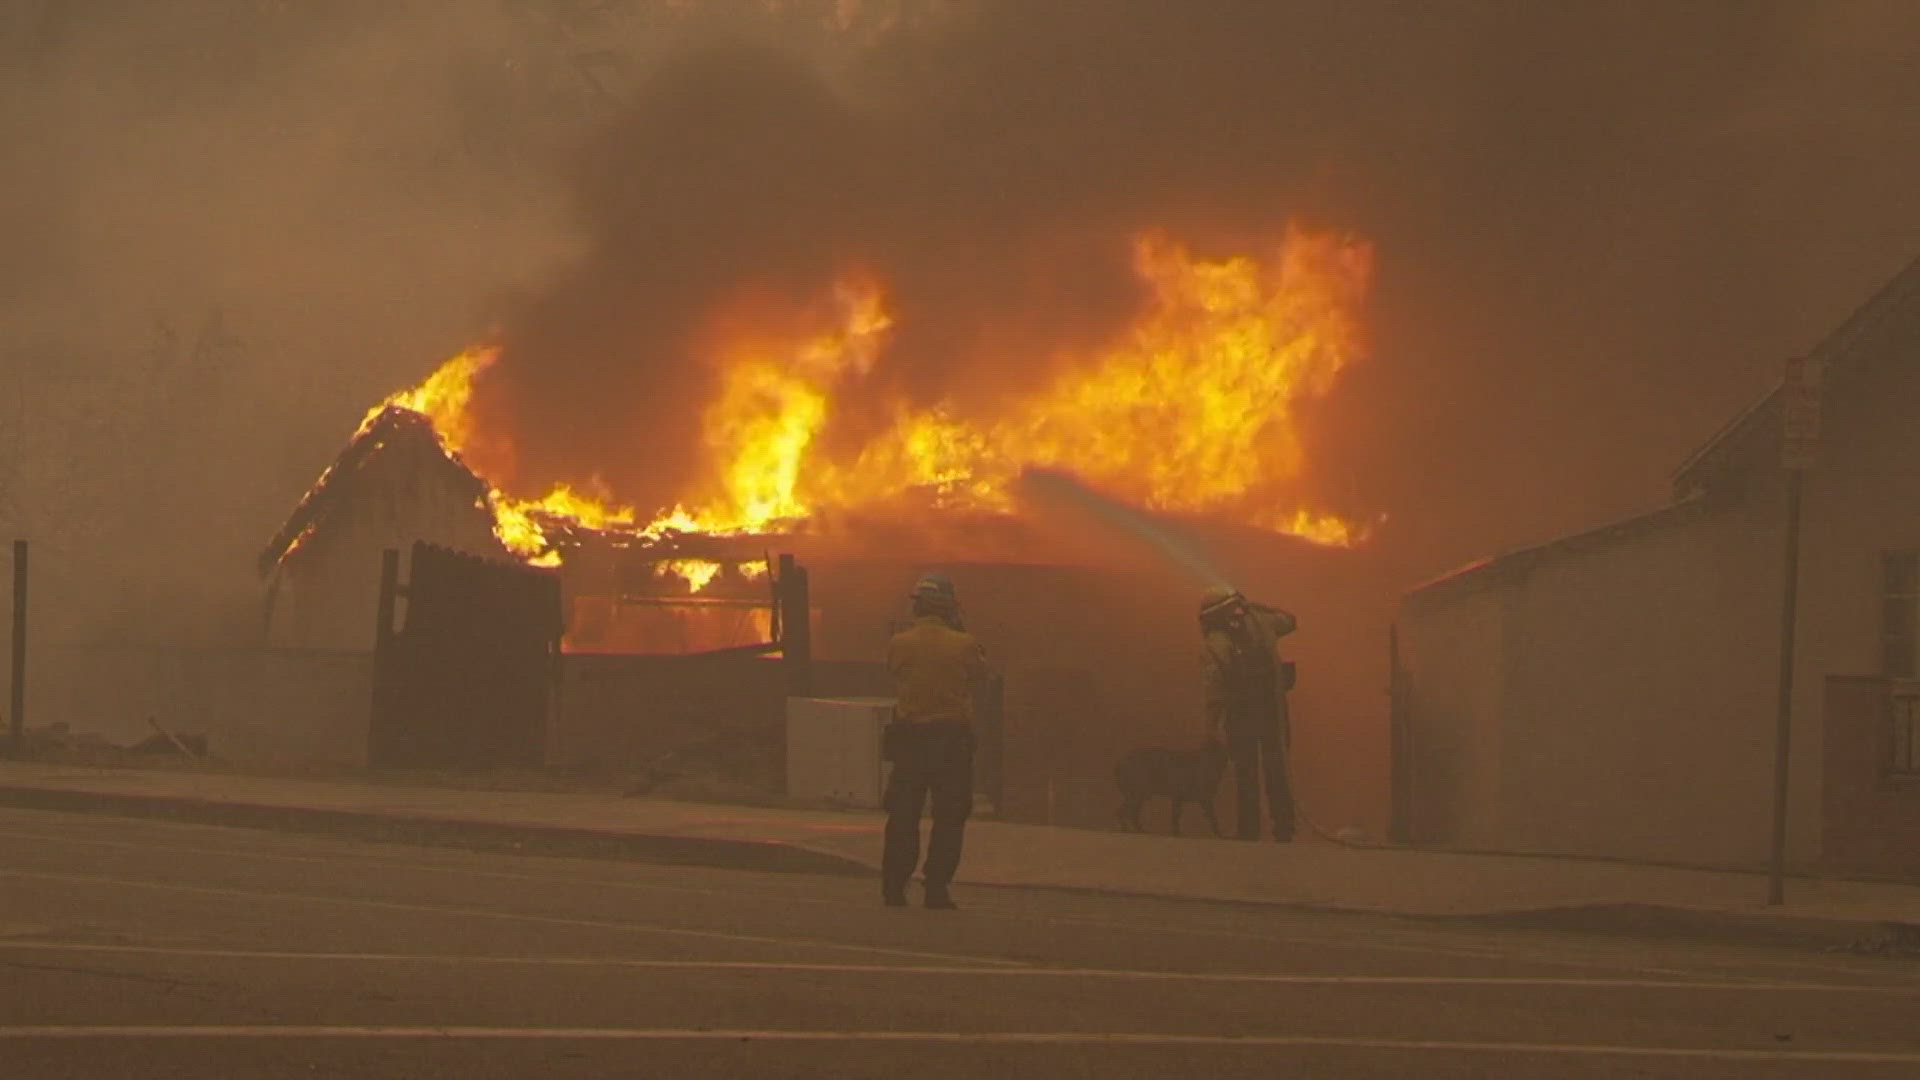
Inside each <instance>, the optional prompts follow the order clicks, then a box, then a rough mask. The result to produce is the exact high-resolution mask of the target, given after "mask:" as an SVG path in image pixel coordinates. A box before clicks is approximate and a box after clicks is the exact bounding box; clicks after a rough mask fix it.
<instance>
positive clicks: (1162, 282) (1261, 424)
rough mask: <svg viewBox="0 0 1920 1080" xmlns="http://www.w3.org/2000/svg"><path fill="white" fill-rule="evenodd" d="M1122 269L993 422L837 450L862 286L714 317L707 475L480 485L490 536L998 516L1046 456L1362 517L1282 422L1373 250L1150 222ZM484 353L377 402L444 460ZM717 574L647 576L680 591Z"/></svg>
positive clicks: (886, 328) (1301, 523) (871, 289)
mask: <svg viewBox="0 0 1920 1080" xmlns="http://www.w3.org/2000/svg"><path fill="white" fill-rule="evenodd" d="M1134 269H1135V272H1136V274H1137V275H1138V276H1139V278H1140V280H1141V282H1142V283H1143V285H1144V286H1145V287H1146V288H1147V290H1148V296H1149V299H1148V302H1147V304H1146V307H1145V309H1144V311H1143V313H1142V314H1141V316H1140V317H1139V318H1138V319H1137V320H1136V322H1135V323H1134V324H1133V325H1132V326H1131V327H1130V328H1129V329H1128V330H1127V332H1126V333H1124V334H1123V335H1122V336H1120V337H1119V338H1118V339H1116V340H1115V341H1114V343H1113V344H1112V345H1111V346H1110V347H1109V348H1107V349H1106V350H1104V351H1102V352H1100V353H1099V354H1097V355H1089V356H1047V357H1036V358H1035V361H1036V362H1037V363H1046V364H1048V365H1050V367H1051V370H1054V371H1057V372H1058V373H1059V374H1058V375H1057V376H1055V377H1054V378H1053V379H1052V381H1051V382H1049V383H1047V384H1045V385H1043V386H1042V387H1041V388H1040V389H1038V390H1036V391H1031V392H1028V393H1026V394H1024V395H1022V396H1019V397H1016V398H1013V399H1011V400H1002V401H1001V402H1000V403H999V404H998V407H997V408H996V409H995V410H994V411H993V413H992V414H991V415H967V414H963V413H962V412H961V411H960V409H959V407H958V406H957V405H956V404H953V403H936V404H934V405H931V406H925V407H917V408H916V407H909V406H908V405H906V404H904V403H902V404H899V405H898V406H896V408H895V410H894V412H893V419H892V423H891V426H890V427H889V428H888V429H887V430H885V431H883V432H882V433H880V434H879V435H878V436H877V437H874V438H871V439H869V440H867V441H866V442H865V444H864V445H863V446H861V447H859V448H857V449H856V450H855V451H853V452H852V453H850V454H847V455H841V456H835V455H833V454H831V453H829V452H828V451H827V450H826V448H825V447H824V446H823V445H822V444H821V443H820V442H819V436H820V435H821V433H822V432H823V431H824V430H825V428H826V426H827V424H828V423H829V421H830V420H831V419H832V418H833V416H834V408H835V404H836V402H837V401H839V400H840V399H841V398H842V396H843V395H847V394H851V393H855V392H858V388H859V379H860V377H861V376H864V375H865V374H867V372H868V371H870V370H871V369H872V367H873V365H874V362H875V360H876V359H877V358H878V356H879V355H880V353H881V350H882V349H883V348H884V346H885V344H886V341H887V335H888V334H889V332H890V330H891V328H892V325H893V321H892V318H891V316H890V315H889V314H888V313H887V310H886V306H885V302H884V294H883V291H882V289H881V288H880V286H879V284H878V283H877V282H876V281H874V280H872V279H870V278H868V277H865V276H862V275H848V276H847V277H846V278H845V279H843V280H842V281H841V282H840V283H839V284H838V285H837V286H836V287H835V289H834V290H833V291H832V293H831V295H830V296H829V297H827V298H825V302H824V303H822V304H821V305H820V307H819V308H818V309H817V310H812V311H804V312H797V313H796V312H792V311H787V312H783V313H780V314H779V316H778V317H776V318H771V319H762V320H761V321H756V320H755V317H756V316H764V315H765V314H766V313H765V312H763V311H762V312H749V313H747V314H746V315H744V316H742V315H740V313H738V312H736V313H734V314H735V316H736V318H735V319H734V320H733V321H732V322H731V323H725V322H721V321H719V320H716V323H717V329H716V331H715V333H714V334H713V336H712V340H711V343H710V347H709V349H708V350H707V353H706V356H705V359H706V360H707V361H708V362H710V363H712V364H713V365H715V367H716V370H717V376H718V377H717V383H716V385H717V387H718V390H717V391H716V393H715V396H714V397H713V399H712V400H711V401H709V402H708V403H707V405H706V407H705V410H704V412H703V413H702V432H703V439H702V441H703V443H704V447H705V450H706V459H705V469H704V472H703V474H702V475H701V476H700V477H699V479H698V480H697V481H696V483H695V484H694V485H693V486H692V488H691V489H690V490H689V491H687V492H686V495H685V498H684V499H683V501H682V502H681V503H680V504H679V505H675V506H672V507H668V508H662V509H660V510H659V511H656V512H655V513H654V516H653V517H652V518H651V520H648V521H647V523H646V524H645V525H644V526H642V525H641V524H640V522H641V521H642V520H643V516H642V514H640V513H638V512H636V509H635V508H633V507H628V506H623V505H620V504H618V503H617V502H616V501H615V499H614V496H613V493H611V492H608V491H604V490H600V491H596V492H592V493H585V492H581V491H578V490H575V489H572V488H569V487H566V486H560V487H556V488H555V489H554V490H553V491H551V492H548V493H547V494H546V495H544V496H542V497H540V498H538V499H524V498H516V497H511V496H507V495H505V494H503V493H501V492H499V491H497V490H496V491H493V492H491V494H490V496H489V500H488V501H489V505H490V507H491V509H492V511H493V513H494V517H495V521H496V532H497V533H498V534H499V536H500V538H501V540H502V541H503V542H504V543H505V544H506V545H507V546H508V547H509V548H510V549H511V550H513V551H515V552H517V553H520V554H521V555H523V556H525V557H528V558H534V557H543V559H544V560H546V561H551V560H552V559H553V558H554V556H553V554H552V552H551V544H550V542H549V539H548V536H547V531H546V525H548V524H551V523H556V522H565V523H572V524H578V525H583V526H587V527H591V528H596V529H615V530H621V531H628V532H633V533H637V534H641V535H660V534H662V533H665V532H668V531H679V532H708V533H733V532H744V531H757V530H765V529H768V528H770V527H776V526H779V525H781V524H782V523H792V522H797V521H801V520H804V519H807V518H809V517H811V516H813V515H815V514H817V513H818V512H820V511H822V510H826V509H834V508H857V507H860V506H871V505H875V504H878V503H881V502H884V501H886V500H887V499H889V498H892V497H895V496H897V495H899V494H901V493H903V492H908V491H914V490H918V491H922V492H926V493H929V494H931V495H932V497H933V499H934V501H935V502H936V504H938V505H944V506H953V507H960V508H967V509H976V510H1004V509H1008V508H1010V506H1011V495H1010V492H1011V490H1012V485H1013V481H1014V480H1015V479H1016V478H1017V477H1018V476H1019V474H1020V472H1021V470H1022V469H1023V468H1025V467H1027V466H1045V467H1051V468H1059V469H1065V470H1069V471H1072V472H1074V473H1077V474H1079V475H1081V476H1082V477H1084V478H1086V479H1087V480H1088V481H1090V482H1092V483H1094V484H1096V485H1098V486H1100V487H1102V488H1103V489H1106V490H1108V491H1111V492H1112V493H1114V494H1115V495H1118V496H1120V497H1122V498H1126V499H1129V500H1131V501H1135V502H1138V503H1140V504H1142V505H1145V506H1147V507H1149V508H1152V509H1156V510H1162V511H1175V512H1193V513H1207V514H1220V515H1225V516H1229V517H1232V518H1233V519H1235V520H1239V521H1242V522H1246V523H1249V524H1253V525H1258V526H1260V527H1264V528H1269V529H1272V530H1274V531H1277V532H1281V533H1286V534H1290V535H1294V536H1299V537H1302V538H1305V539H1307V540H1311V541H1313V542H1315V543H1320V544H1328V545H1336V546H1346V545H1350V544H1353V543H1355V542H1357V541H1358V540H1359V539H1361V538H1362V537H1363V536H1364V533H1365V529H1364V526H1363V525H1361V524H1360V523H1356V522H1352V521H1347V520H1345V519H1342V518H1340V517H1338V516H1336V515H1333V514H1329V513H1327V512H1325V511H1323V510H1319V509H1316V508H1314V507H1311V506H1307V505H1304V504H1302V503H1301V501H1300V500H1299V498H1298V495H1297V492H1298V489H1299V487H1300V485H1301V482H1302V479H1303V476H1304V472H1305V467H1306V451H1305V447H1304V446H1303V445H1302V442H1301V432H1300V427H1299V424H1298V420H1297V414H1298V409H1299V407H1300V406H1301V405H1302V403H1304V402H1307V401H1310V400H1312V399H1314V398H1317V397H1319V396H1322V395H1324V394H1325V393H1326V392H1327V391H1328V390H1329V389H1330V388H1331V387H1332V385H1333V383H1334V381H1335V380H1336V378H1337V377H1338V375H1339V373H1340V371H1341V370H1342V369H1343V368H1344V367H1345V366H1346V365H1347V364H1349V363H1351V362H1352V361H1353V360H1354V359H1355V358H1357V357H1359V356H1360V355H1362V353H1363V350H1364V332H1363V328H1362V325H1361V322H1360V312H1361V308H1362V306H1363V304H1364V301H1365V298H1366V294H1367V291H1368V288H1369V286H1370V283H1371V276H1372V251H1371V248H1370V247H1369V246H1368V245H1367V244H1365V243H1364V242H1360V241H1357V240H1353V239H1350V238H1347V237H1343V236H1338V235H1333V234H1328V233H1318V232H1309V231H1306V230H1303V229H1298V228H1293V229H1289V230H1288V231H1287V233H1286V235H1285V237H1284V238H1283V239H1282V241H1281V242H1280V243H1279V244H1278V245H1277V246H1276V247H1275V248H1274V249H1273V250H1272V251H1271V252H1269V253H1268V254H1267V256H1266V257H1264V258H1256V257H1248V256H1241V257H1234V258H1226V259H1203V258H1198V257H1196V256H1194V255H1193V254H1192V253H1191V252H1189V251H1188V250H1187V249H1186V248H1185V247H1184V246H1182V245H1181V244H1179V243H1177V242H1175V241H1173V240H1171V239H1169V238H1168V237H1166V236H1163V235H1160V234H1157V233H1150V234H1147V235H1144V236H1141V237H1140V238H1138V239H1137V240H1136V242H1135V250H1134ZM770 327H772V328H773V329H770ZM496 356H497V353H496V352H495V351H494V350H492V349H487V348H482V349H473V350H469V351H467V352H464V353H461V354H460V355H458V356H456V357H454V358H453V359H451V360H449V361H447V362H446V363H445V364H443V365H442V366H441V367H440V369H439V370H437V371H435V372H434V373H433V375H432V376H430V377H429V378H428V379H427V381H426V382H424V383H422V384H421V385H420V386H418V387H416V388H414V389H412V390H408V391H404V392H402V393H398V394H395V395H393V396H392V397H390V398H388V399H387V401H385V402H383V403H382V405H381V406H380V408H385V407H387V406H389V405H395V406H400V407H403V408H409V409H413V410H415V411H418V412H421V413H423V414H425V415H426V416H427V417H428V418H429V419H430V420H431V421H432V422H433V426H434V428H435V430H436V431H437V432H438V433H439V434H440V437H441V440H442V442H443V444H444V446H445V447H446V448H447V450H448V451H449V452H450V453H452V454H455V455H456V456H457V455H459V454H460V453H461V451H462V449H463V448H464V447H466V446H467V445H469V443H470V442H471V440H473V439H474V438H475V436H476V432H475V430H474V421H473V418H472V414H471V413H470V412H469V410H468V403H469V401H470V398H471V389H472V383H473V379H474V377H475V376H476V375H478V374H479V373H480V372H482V371H484V370H485V369H486V367H487V366H488V365H489V364H491V363H493V362H494V360H495V358H496ZM379 411H380V409H379V408H376V409H375V410H374V411H373V412H372V413H370V414H369V419H371V417H372V416H374V415H377V414H378V413H379ZM718 569H719V568H718V566H712V568H711V569H707V568H706V567H705V566H702V567H698V568H695V567H693V566H691V565H689V566H685V567H682V566H677V565H676V566H671V567H668V568H667V569H666V570H664V571H663V572H670V573H673V574H675V575H677V576H680V577H682V578H684V579H685V580H686V581H687V582H688V584H689V585H690V586H691V587H692V588H693V589H694V590H695V591H697V590H698V589H699V588H701V587H702V586H704V585H705V584H706V583H707V582H708V581H710V580H711V579H712V577H713V576H714V574H715V573H717V571H718Z"/></svg>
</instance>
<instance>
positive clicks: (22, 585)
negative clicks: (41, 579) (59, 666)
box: [8, 540, 27, 757]
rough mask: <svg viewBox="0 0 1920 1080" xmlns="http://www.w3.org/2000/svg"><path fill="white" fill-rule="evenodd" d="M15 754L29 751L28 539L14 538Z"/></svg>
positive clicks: (12, 715) (12, 711)
mask: <svg viewBox="0 0 1920 1080" xmlns="http://www.w3.org/2000/svg"><path fill="white" fill-rule="evenodd" d="M8 721H9V726H10V727H11V729H12V731H11V735H10V738H9V745H10V747H11V751H12V754H13V756H14V757H20V756H22V755H23V754H24V753H25V752H26V731H27V542H26V541H25V540H15V541H14V542H13V702H12V705H11V707H10V708H9V709H8Z"/></svg>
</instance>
